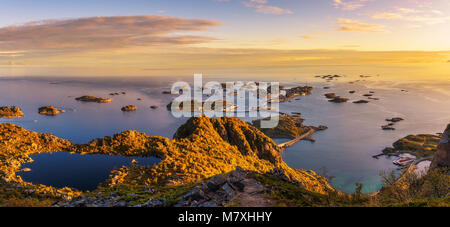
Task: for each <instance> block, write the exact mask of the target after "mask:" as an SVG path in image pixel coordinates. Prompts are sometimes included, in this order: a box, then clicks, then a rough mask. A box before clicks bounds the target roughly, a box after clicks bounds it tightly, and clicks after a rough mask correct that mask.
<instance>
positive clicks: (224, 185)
mask: <svg viewBox="0 0 450 227" xmlns="http://www.w3.org/2000/svg"><path fill="white" fill-rule="evenodd" d="M267 190H268V189H267V188H266V187H265V186H264V185H263V184H262V183H261V182H259V181H257V180H256V179H255V177H254V174H253V173H252V172H249V171H244V170H243V169H242V168H240V167H237V168H236V170H235V171H233V172H230V173H228V174H226V175H216V176H214V177H212V178H211V179H210V180H209V181H207V182H206V183H204V184H201V185H199V186H197V187H195V188H194V189H193V190H191V191H189V192H188V193H186V194H185V195H183V196H182V199H181V200H180V201H179V202H178V203H177V204H176V205H175V206H176V207H222V206H226V205H227V204H230V203H233V202H235V203H237V204H239V205H240V206H258V207H267V206H271V205H273V204H274V202H273V201H271V200H270V199H267V198H265V197H264V196H263V193H264V192H265V191H267Z"/></svg>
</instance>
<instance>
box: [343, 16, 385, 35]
mask: <svg viewBox="0 0 450 227" xmlns="http://www.w3.org/2000/svg"><path fill="white" fill-rule="evenodd" d="M337 22H338V23H339V26H338V27H337V30H339V31H345V32H386V30H384V26H382V25H379V24H367V23H363V22H359V21H356V20H350V19H344V18H339V19H338V20H337Z"/></svg>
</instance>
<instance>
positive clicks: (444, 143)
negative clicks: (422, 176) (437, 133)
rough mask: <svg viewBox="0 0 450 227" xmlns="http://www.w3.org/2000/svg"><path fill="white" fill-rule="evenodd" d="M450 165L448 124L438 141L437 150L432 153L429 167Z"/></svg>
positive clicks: (449, 130)
mask: <svg viewBox="0 0 450 227" xmlns="http://www.w3.org/2000/svg"><path fill="white" fill-rule="evenodd" d="M449 166H450V124H449V125H448V126H447V129H445V131H444V133H443V134H442V136H441V140H440V141H439V146H438V150H437V151H436V154H435V155H434V158H433V161H432V162H431V166H430V168H432V169H434V168H437V167H449Z"/></svg>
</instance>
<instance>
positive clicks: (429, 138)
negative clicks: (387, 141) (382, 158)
mask: <svg viewBox="0 0 450 227" xmlns="http://www.w3.org/2000/svg"><path fill="white" fill-rule="evenodd" d="M439 140H440V137H439V136H436V135H431V134H418V135H409V136H406V137H404V138H401V139H399V140H397V141H395V142H394V144H393V147H387V148H385V149H384V150H383V154H385V155H393V154H396V153H399V152H407V153H411V154H413V155H415V156H416V157H420V158H426V157H432V156H433V155H434V154H435V153H436V151H437V150H438V144H439Z"/></svg>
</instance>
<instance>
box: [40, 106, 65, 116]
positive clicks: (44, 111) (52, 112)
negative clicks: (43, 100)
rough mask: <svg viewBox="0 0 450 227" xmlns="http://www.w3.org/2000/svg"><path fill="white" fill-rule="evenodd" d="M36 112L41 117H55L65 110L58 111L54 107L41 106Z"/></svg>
mask: <svg viewBox="0 0 450 227" xmlns="http://www.w3.org/2000/svg"><path fill="white" fill-rule="evenodd" d="M38 112H39V114H41V115H48V116H56V115H58V114H60V113H64V112H65V110H58V109H57V108H55V107H54V106H43V107H40V108H39V109H38Z"/></svg>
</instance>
